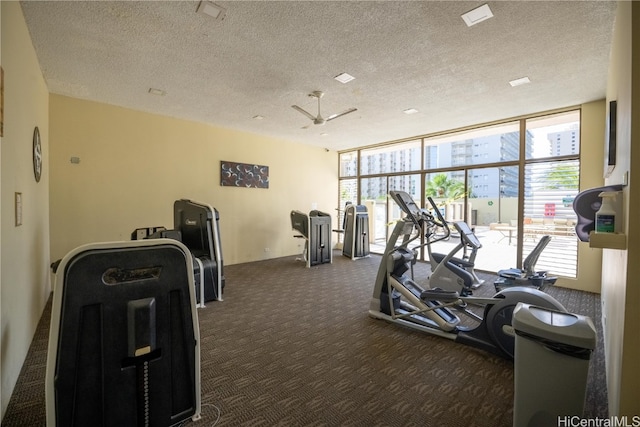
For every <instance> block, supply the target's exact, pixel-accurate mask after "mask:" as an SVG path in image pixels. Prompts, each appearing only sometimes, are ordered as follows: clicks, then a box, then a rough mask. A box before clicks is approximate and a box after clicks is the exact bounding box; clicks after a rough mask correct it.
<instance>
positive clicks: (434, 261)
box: [427, 206, 484, 295]
mask: <svg viewBox="0 0 640 427" xmlns="http://www.w3.org/2000/svg"><path fill="white" fill-rule="evenodd" d="M434 209H435V211H436V212H437V214H440V210H439V209H437V208H435V206H434ZM439 221H441V222H443V223H445V220H444V218H443V217H442V216H440V220H439ZM453 226H454V228H455V229H456V232H457V234H458V235H459V236H460V242H459V243H458V245H456V247H455V248H453V249H452V250H451V251H450V252H449V253H448V254H442V253H437V252H432V251H431V243H433V241H431V242H430V244H428V245H427V253H428V256H429V263H430V264H431V275H430V277H429V280H434V281H435V282H437V283H439V286H441V287H442V288H444V289H450V290H460V291H461V294H463V295H466V294H469V295H470V294H471V292H472V291H471V290H472V289H477V288H478V287H480V285H482V284H483V283H484V280H482V279H480V278H479V277H478V275H477V274H476V272H475V270H474V266H475V260H476V255H477V253H478V249H480V248H482V243H480V240H478V237H477V236H476V235H475V233H474V232H473V230H471V228H469V225H468V224H467V223H466V222H464V221H455V222H453ZM443 228H444V231H445V233H444V236H442V237H440V238H438V240H444V239H446V238H448V237H449V236H450V234H451V233H450V229H449V227H443ZM427 239H429V236H428V237H427ZM460 250H462V254H463V255H462V258H458V257H456V256H455V255H456V254H457V253H458V252H460ZM467 251H469V252H470V254H469V255H468V254H467ZM451 265H455V266H457V267H459V268H461V269H463V270H466V271H467V272H468V273H469V275H464V277H461V276H460V275H459V269H455V270H453V269H451V268H450V266H451Z"/></svg>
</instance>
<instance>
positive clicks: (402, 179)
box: [383, 175, 421, 257]
mask: <svg viewBox="0 0 640 427" xmlns="http://www.w3.org/2000/svg"><path fill="white" fill-rule="evenodd" d="M392 190H396V191H406V192H407V193H408V194H409V195H410V196H411V198H413V200H414V201H415V202H416V204H417V205H418V206H420V175H396V176H390V177H389V191H392ZM388 209H389V210H388V212H387V224H388V229H387V233H388V235H389V236H391V233H392V232H393V228H394V227H395V225H396V224H395V223H396V221H397V220H399V219H400V218H402V217H404V216H405V215H404V213H403V212H402V210H401V209H400V206H398V204H397V203H396V202H395V201H394V200H393V199H392V198H391V197H389V204H388ZM420 244H421V240H420V239H419V238H418V239H416V240H414V241H413V242H412V243H411V244H410V245H409V247H410V248H414V247H416V246H420ZM383 250H384V248H383ZM420 254H421V248H420V249H419V250H418V257H420Z"/></svg>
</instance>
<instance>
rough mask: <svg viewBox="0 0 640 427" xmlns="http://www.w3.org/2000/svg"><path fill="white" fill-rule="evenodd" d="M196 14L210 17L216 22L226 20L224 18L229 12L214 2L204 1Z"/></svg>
mask: <svg viewBox="0 0 640 427" xmlns="http://www.w3.org/2000/svg"><path fill="white" fill-rule="evenodd" d="M196 12H198V13H201V14H203V15H208V16H210V17H212V18H213V19H215V20H216V21H222V20H223V19H224V16H225V15H226V14H227V10H226V9H225V8H224V7H222V6H220V5H217V4H215V3H214V2H212V1H205V0H202V1H201V2H200V4H199V5H198V9H197V10H196Z"/></svg>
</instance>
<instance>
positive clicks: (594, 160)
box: [556, 100, 605, 293]
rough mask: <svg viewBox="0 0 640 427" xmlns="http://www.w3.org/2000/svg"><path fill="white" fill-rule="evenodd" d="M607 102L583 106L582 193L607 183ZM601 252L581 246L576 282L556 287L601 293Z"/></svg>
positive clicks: (562, 280) (566, 280)
mask: <svg viewBox="0 0 640 427" xmlns="http://www.w3.org/2000/svg"><path fill="white" fill-rule="evenodd" d="M604 107H605V102H604V100H600V101H595V102H589V103H587V104H583V105H582V108H581V109H582V114H581V121H580V123H581V129H580V139H581V141H580V144H581V145H580V172H581V173H580V190H586V189H588V188H593V187H601V186H602V185H603V183H604V180H603V177H602V165H603V162H604V153H603V151H602V150H601V149H600V147H602V145H603V143H604V134H605V127H604V125H605V120H604V119H605V108H604ZM601 266H602V249H593V248H590V247H589V243H586V242H579V243H578V271H577V272H576V278H575V279H570V278H566V277H560V278H558V282H557V283H556V285H557V286H562V287H564V288H571V289H578V290H582V291H587V292H595V293H600V284H601V280H600V276H601V271H602V270H601Z"/></svg>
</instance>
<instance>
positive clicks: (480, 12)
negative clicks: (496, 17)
mask: <svg viewBox="0 0 640 427" xmlns="http://www.w3.org/2000/svg"><path fill="white" fill-rule="evenodd" d="M489 18H493V13H492V12H491V9H490V8H489V5H488V4H483V5H482V6H480V7H476V8H475V9H473V10H472V11H469V12H467V13H465V14H463V15H462V19H463V20H464V22H465V24H467V27H471V26H472V25H476V24H478V23H480V22H482V21H486V20H487V19H489Z"/></svg>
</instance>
